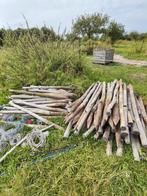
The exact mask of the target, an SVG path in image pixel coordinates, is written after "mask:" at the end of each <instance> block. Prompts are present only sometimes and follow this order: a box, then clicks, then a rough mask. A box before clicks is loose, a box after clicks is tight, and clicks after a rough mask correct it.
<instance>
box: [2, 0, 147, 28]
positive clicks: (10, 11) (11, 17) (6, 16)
mask: <svg viewBox="0 0 147 196" xmlns="http://www.w3.org/2000/svg"><path fill="white" fill-rule="evenodd" d="M146 10H147V1H146V0H123V1H122V0H103V1H102V0H84V1H83V0H0V27H2V26H7V24H9V25H10V26H11V27H12V28H16V27H17V26H20V24H24V20H23V17H22V14H24V15H25V16H26V18H27V19H28V21H29V24H30V26H42V25H43V24H44V23H46V25H48V26H50V25H51V26H53V27H54V28H56V29H57V28H58V26H59V24H60V23H61V26H62V29H63V28H64V27H67V28H70V25H71V22H72V19H73V18H75V17H77V16H79V15H81V14H83V13H92V12H96V11H97V12H103V13H107V14H108V15H109V16H110V17H111V18H113V19H115V20H116V21H118V22H121V23H122V24H124V25H125V26H126V28H127V30H128V31H131V30H135V29H136V30H138V31H147V25H145V23H146V21H147V16H146Z"/></svg>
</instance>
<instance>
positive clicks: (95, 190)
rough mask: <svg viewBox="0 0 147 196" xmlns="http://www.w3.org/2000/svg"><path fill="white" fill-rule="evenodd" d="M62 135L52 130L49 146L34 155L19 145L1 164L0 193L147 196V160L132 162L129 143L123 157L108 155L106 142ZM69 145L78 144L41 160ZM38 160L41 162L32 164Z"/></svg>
mask: <svg viewBox="0 0 147 196" xmlns="http://www.w3.org/2000/svg"><path fill="white" fill-rule="evenodd" d="M60 122H61V121H60ZM58 123H59V122H58ZM61 124H62V123H61ZM62 134H63V133H62V132H61V131H60V132H59V131H56V130H52V131H50V135H49V138H48V141H47V143H46V146H45V147H44V148H43V149H42V150H40V151H39V152H36V153H34V155H32V153H31V152H30V150H29V149H28V148H24V149H23V148H21V147H18V148H17V149H16V150H15V151H14V152H13V153H12V154H11V155H10V156H9V157H8V158H7V159H6V160H5V162H4V164H3V165H1V166H0V172H1V174H3V175H2V176H0V193H1V195H3V196H7V195H22V196H23V195H27V196H33V195H36V196H39V195H41V196H42V195H44V196H46V195H53V196H54V195H61V196H62V195H63V196H64V195H77V196H78V195H85V196H89V195H120V196H124V195H146V193H147V192H146V186H147V175H146V172H147V166H146V162H142V163H136V162H135V161H133V157H132V153H131V148H130V147H129V146H126V147H125V149H124V156H123V157H116V156H115V155H114V156H112V157H107V156H106V154H105V148H106V143H105V142H102V141H94V140H93V138H91V139H90V138H89V139H88V140H82V139H81V138H80V137H75V136H72V137H70V138H69V139H68V140H63V139H61V138H62ZM70 144H78V146H77V147H76V148H75V149H72V150H71V151H70V152H67V153H65V154H62V155H58V156H56V157H54V158H53V159H49V160H45V161H43V160H42V157H43V156H45V155H47V153H49V152H50V151H54V150H55V149H59V148H62V147H65V146H68V145H70ZM113 150H114V151H115V150H116V146H113ZM36 159H38V160H40V161H39V162H37V163H36V164H33V163H32V161H33V160H36Z"/></svg>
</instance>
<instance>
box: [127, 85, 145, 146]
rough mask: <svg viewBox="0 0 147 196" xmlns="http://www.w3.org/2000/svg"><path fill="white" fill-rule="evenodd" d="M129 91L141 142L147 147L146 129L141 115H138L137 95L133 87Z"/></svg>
mask: <svg viewBox="0 0 147 196" xmlns="http://www.w3.org/2000/svg"><path fill="white" fill-rule="evenodd" d="M128 89H129V92H130V99H131V103H132V110H133V114H134V117H135V121H136V124H137V127H138V129H139V132H140V140H141V143H142V145H143V146H146V147H147V136H146V134H145V130H144V128H143V126H142V123H141V121H140V117H139V114H138V110H137V106H136V100H135V95H134V91H133V88H132V85H129V86H128Z"/></svg>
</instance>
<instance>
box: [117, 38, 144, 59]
mask: <svg viewBox="0 0 147 196" xmlns="http://www.w3.org/2000/svg"><path fill="white" fill-rule="evenodd" d="M114 48H115V51H116V52H118V53H119V54H122V55H123V56H124V57H126V58H129V59H138V60H147V40H145V39H144V41H143V40H137V41H134V40H133V41H127V40H123V41H118V42H116V43H115V45H114Z"/></svg>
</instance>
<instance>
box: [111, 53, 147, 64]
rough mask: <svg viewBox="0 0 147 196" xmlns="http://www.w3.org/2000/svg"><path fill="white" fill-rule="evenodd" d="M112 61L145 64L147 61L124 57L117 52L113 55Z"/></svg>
mask: <svg viewBox="0 0 147 196" xmlns="http://www.w3.org/2000/svg"><path fill="white" fill-rule="evenodd" d="M114 62H117V63H121V64H125V65H137V66H147V61H140V60H131V59H126V58H124V57H123V56H121V55H119V54H115V55H114Z"/></svg>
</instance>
